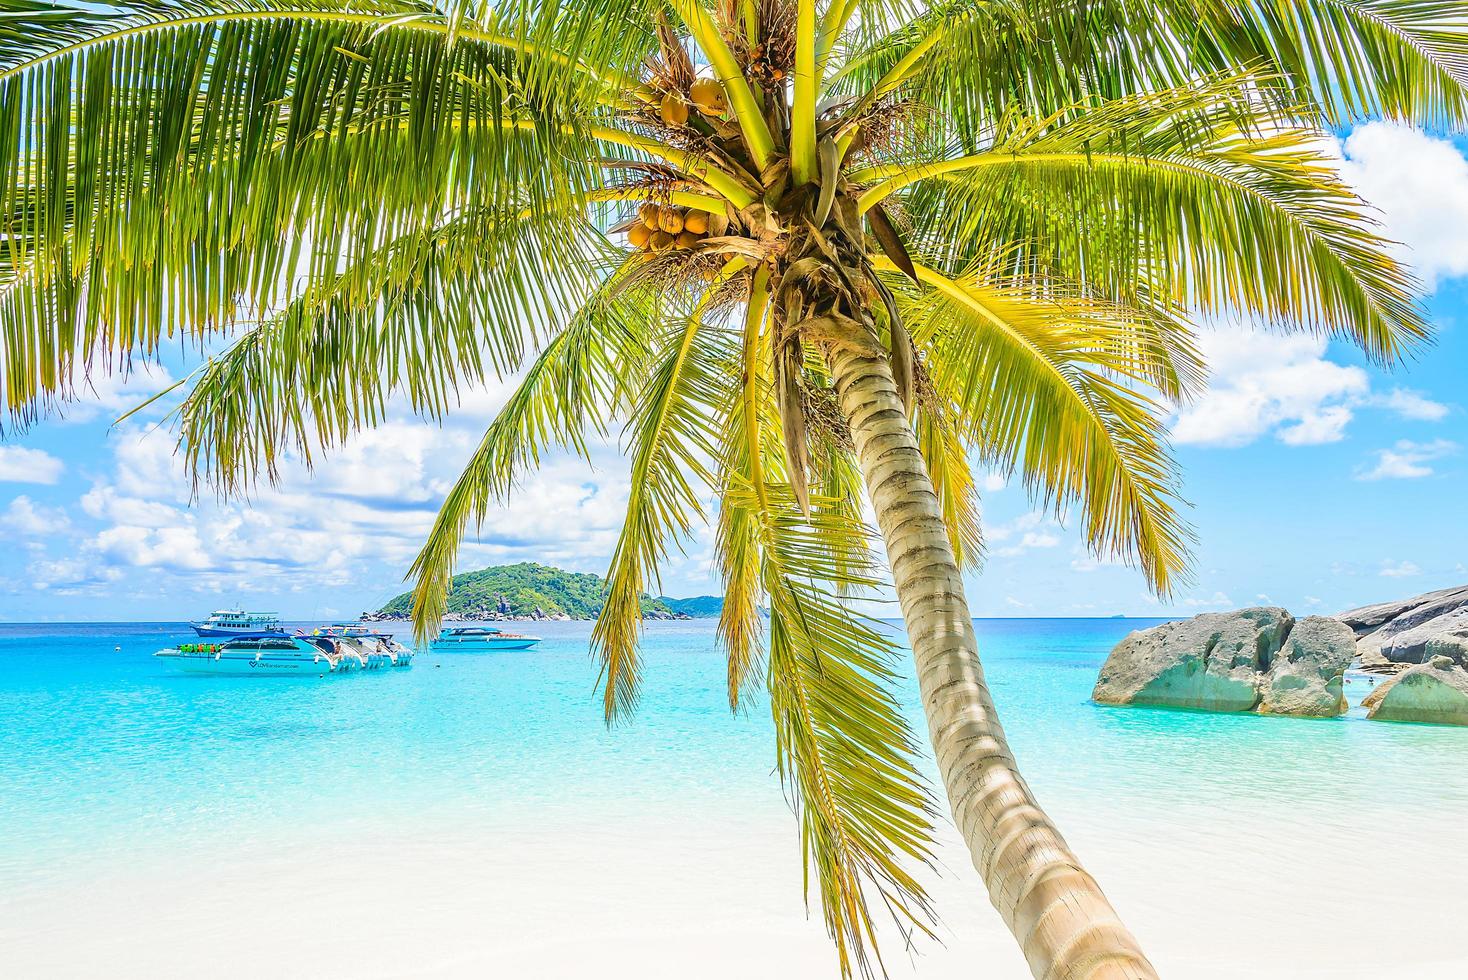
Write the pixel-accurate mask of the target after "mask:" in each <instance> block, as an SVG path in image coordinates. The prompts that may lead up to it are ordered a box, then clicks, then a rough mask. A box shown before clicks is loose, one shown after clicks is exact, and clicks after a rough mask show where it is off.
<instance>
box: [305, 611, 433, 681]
mask: <svg viewBox="0 0 1468 980" xmlns="http://www.w3.org/2000/svg"><path fill="white" fill-rule="evenodd" d="M296 636H297V637H298V638H299V639H301V640H303V641H305V642H306V643H309V644H311V646H313V647H315V648H316V649H317V650H320V651H321V652H323V653H325V654H327V655H329V656H332V657H346V658H348V659H353V658H355V659H356V660H357V661H358V662H359V663H360V665H361V666H362V667H363V668H364V669H367V670H374V669H376V668H377V667H409V666H411V665H412V663H413V651H412V650H410V649H409V648H408V647H406V646H404V645H403V644H401V643H399V642H398V641H397V640H396V639H395V638H394V637H393V635H392V634H391V633H384V632H382V631H381V630H374V629H372V627H370V626H367V625H366V624H364V623H333V624H332V625H330V626H321V627H317V628H316V629H314V630H312V631H311V632H310V633H304V632H302V631H300V630H297V631H296Z"/></svg>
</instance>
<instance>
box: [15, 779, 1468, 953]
mask: <svg viewBox="0 0 1468 980" xmlns="http://www.w3.org/2000/svg"><path fill="white" fill-rule="evenodd" d="M1105 815H1106V812H1105V811H1104V810H1100V811H1097V812H1096V813H1095V814H1093V816H1097V817H1104V816H1105ZM1059 816H1060V817H1061V818H1062V825H1063V826H1064V825H1066V823H1067V821H1066V820H1065V819H1064V818H1066V817H1069V818H1071V819H1070V820H1069V821H1068V823H1069V825H1070V827H1071V828H1072V840H1073V843H1074V844H1075V845H1076V846H1077V847H1078V849H1079V850H1080V852H1081V854H1082V855H1083V857H1084V858H1085V859H1086V860H1087V861H1088V862H1089V863H1090V865H1091V867H1092V868H1093V869H1094V871H1095V872H1096V874H1097V875H1098V877H1100V879H1101V880H1102V882H1103V883H1104V884H1105V886H1106V887H1107V889H1108V891H1109V892H1110V894H1111V896H1112V898H1113V900H1114V901H1115V902H1116V904H1117V905H1118V906H1119V907H1120V908H1121V909H1122V910H1123V911H1124V913H1125V914H1126V915H1127V916H1128V918H1129V919H1130V921H1131V924H1132V925H1133V928H1134V929H1135V930H1136V932H1137V933H1138V934H1139V936H1140V937H1141V938H1142V940H1143V941H1144V942H1145V943H1146V945H1147V947H1148V949H1149V950H1150V952H1151V955H1152V956H1153V958H1154V959H1155V960H1156V962H1157V965H1158V966H1159V968H1160V969H1161V971H1162V975H1163V976H1165V977H1172V978H1185V980H1195V978H1196V980H1213V978H1217V980H1223V978H1233V977H1238V976H1241V975H1244V974H1245V973H1247V975H1248V976H1250V977H1254V978H1279V980H1287V978H1289V980H1296V978H1321V980H1325V978H1331V980H1336V978H1355V977H1360V978H1366V977H1371V978H1376V980H1410V978H1424V980H1426V978H1446V977H1453V976H1463V975H1468V952H1465V950H1464V948H1463V946H1462V945H1461V934H1460V931H1459V929H1458V925H1459V923H1460V921H1461V904H1460V897H1461V896H1460V895H1459V894H1458V890H1459V885H1460V883H1461V882H1462V881H1463V880H1464V877H1465V875H1468V849H1465V848H1462V847H1460V846H1457V845H1456V844H1455V843H1454V842H1453V834H1452V833H1450V832H1449V831H1448V828H1446V827H1443V828H1441V830H1442V832H1441V833H1436V834H1434V833H1407V834H1399V833H1395V832H1392V831H1391V830H1390V829H1389V828H1385V827H1380V826H1375V827H1374V826H1371V825H1369V824H1366V825H1362V826H1356V827H1353V826H1351V823H1352V821H1351V819H1350V817H1349V815H1345V814H1343V815H1342V820H1341V821H1339V822H1337V823H1327V824H1325V825H1323V826H1322V825H1318V824H1317V825H1315V826H1314V827H1313V828H1307V827H1306V826H1304V825H1301V824H1297V823H1296V822H1294V821H1292V820H1291V819H1290V818H1289V816H1288V814H1285V813H1277V814H1273V815H1271V814H1269V813H1266V812H1263V811H1259V812H1254V813H1249V812H1247V811H1246V810H1245V809H1244V808H1241V807H1240V806H1239V804H1238V803H1237V802H1235V803H1234V804H1231V805H1230V806H1229V807H1228V808H1227V809H1226V810H1225V811H1223V812H1215V813H1214V814H1213V815H1212V816H1211V817H1210V815H1209V812H1208V808H1206V807H1201V806H1200V807H1198V808H1197V810H1196V811H1194V812H1190V813H1189V814H1188V817H1189V824H1188V825H1187V826H1181V825H1176V824H1173V825H1170V824H1169V823H1167V822H1165V821H1163V820H1158V822H1156V823H1155V824H1153V825H1151V826H1141V825H1132V826H1130V827H1127V828H1125V830H1126V832H1125V833H1121V832H1119V831H1121V830H1122V829H1123V828H1122V827H1120V826H1112V827H1110V828H1108V827H1106V826H1104V825H1102V824H1101V823H1098V822H1096V821H1095V820H1092V819H1087V818H1086V815H1084V814H1079V813H1061V814H1059ZM677 817H678V815H677V814H674V813H665V814H662V815H661V818H659V817H656V816H652V815H650V814H649V815H648V818H647V819H645V820H637V821H628V822H621V823H612V824H600V823H598V822H596V821H595V820H588V821H587V822H585V823H584V824H568V825H565V826H560V827H554V828H552V827H546V826H539V827H531V826H526V827H520V828H513V827H508V826H503V825H495V824H487V825H485V826H483V827H481V828H478V830H477V831H476V830H475V829H474V828H470V827H465V826H461V827H459V828H458V829H451V828H449V827H443V828H441V829H427V826H425V828H424V829H420V830H418V831H415V832H413V833H410V834H408V835H406V836H403V835H398V834H394V833H392V832H390V831H389V829H388V828H378V829H377V830H376V831H374V830H373V829H372V827H371V825H370V824H367V823H364V822H362V821H358V820H347V821H344V822H343V825H342V826H341V827H339V828H337V830H336V832H333V831H332V830H330V829H326V828H323V829H322V831H321V832H320V833H319V834H316V835H314V840H315V843H311V844H309V845H308V844H307V842H306V841H305V840H304V839H303V838H302V837H301V835H299V834H298V833H297V832H296V831H294V830H292V829H290V828H286V827H273V828H272V827H256V828H248V829H245V828H242V829H241V834H242V836H243V837H245V838H248V840H249V845H248V846H247V847H244V848H242V849H241V850H239V851H238V852H232V853H230V854H229V856H228V857H225V856H223V855H222V854H221V855H217V856H215V857H214V858H212V859H211V858H208V857H206V856H204V855H199V854H195V855H191V856H189V857H188V858H186V859H179V860H176V861H170V862H164V863H162V864H159V863H158V862H156V861H153V862H152V863H151V864H150V865H149V868H148V870H146V871H144V870H141V869H138V870H134V871H129V870H128V865H129V862H128V860H127V859H126V857H125V856H121V855H120V856H118V857H119V859H118V860H117V861H116V863H115V865H113V866H108V867H103V868H97V869H93V872H92V873H90V874H81V875H77V876H74V880H73V881H71V882H69V883H58V882H53V883H50V884H47V885H46V886H44V887H41V888H32V889H27V890H25V891H24V892H23V893H22V894H21V895H17V894H16V893H15V892H14V891H9V890H7V895H6V897H5V899H4V901H3V909H0V912H3V914H0V960H3V961H4V963H5V964H6V967H5V970H4V972H5V974H6V975H7V976H12V977H28V978H29V977H95V976H108V977H177V976H209V977H261V976H271V977H320V978H368V977H372V978H398V977H404V978H407V977H537V978H539V977H545V978H552V977H554V978H561V977H565V978H570V977H586V976H598V977H607V978H628V980H631V978H639V980H646V978H665V977H666V978H674V977H677V978H683V977H691V976H697V977H704V978H729V980H735V978H739V980H745V978H754V977H834V976H836V973H835V969H834V960H833V954H832V952H831V947H830V946H829V944H828V943H827V941H826V939H825V936H824V933H823V929H822V926H821V924H820V922H819V913H818V911H817V912H816V913H815V917H814V918H811V919H808V918H807V916H806V913H805V910H804V908H803V906H802V902H801V898H800V879H799V864H798V856H797V853H796V836H795V831H794V825H793V822H792V821H791V820H790V818H789V817H788V815H785V814H781V813H780V812H779V810H778V808H774V807H771V808H769V809H767V810H764V811H762V812H761V813H759V814H758V815H756V816H754V817H751V818H749V819H744V820H728V819H723V820H720V819H717V818H710V817H708V816H706V815H705V816H697V817H695V816H694V815H689V816H688V818H687V819H677ZM1241 820H1242V821H1252V822H1246V823H1240V821H1241ZM1416 822H1417V821H1414V820H1413V819H1411V818H1410V817H1408V818H1405V823H1406V824H1407V825H1408V826H1409V827H1410V826H1411V825H1412V824H1414V823H1416ZM437 823H438V821H437V820H435V819H433V818H431V817H427V816H426V817H425V825H436V824H437ZM1310 829H1313V831H1314V832H1313V833H1304V832H1303V831H1307V830H1310ZM942 857H943V860H944V861H945V862H947V864H948V865H949V868H948V870H947V872H946V873H945V874H944V875H943V876H942V877H941V878H940V879H938V880H937V882H936V884H935V886H934V888H933V894H934V898H935V900H936V902H937V906H938V908H939V909H940V910H941V914H942V920H943V922H942V927H941V940H942V941H941V943H936V942H922V943H920V944H919V946H918V947H917V949H915V950H914V951H912V952H911V953H907V952H905V951H903V950H902V949H901V946H900V943H898V942H897V941H896V940H895V938H894V940H893V941H891V942H890V943H889V945H888V947H887V949H886V957H887V963H886V965H887V968H888V970H889V972H890V973H891V975H892V976H894V977H922V978H960V977H987V978H1004V980H1008V978H1016V980H1018V978H1022V977H1025V976H1027V972H1026V971H1025V969H1024V964H1023V963H1022V961H1021V960H1020V958H1019V956H1018V954H1017V952H1016V951H1015V948H1014V946H1013V944H1012V942H1011V941H1010V939H1009V937H1008V935H1007V934H1006V933H1005V931H1004V928H1003V926H1002V924H1001V923H1000V921H999V919H998V917H997V915H996V914H995V913H994V912H993V911H992V909H990V908H989V906H988V904H987V902H986V900H985V899H984V898H983V897H982V893H981V891H980V890H979V886H978V883H977V879H976V876H975V875H974V874H973V872H971V871H970V870H969V869H968V867H967V865H966V861H965V859H964V855H963V854H962V852H961V851H960V850H959V849H958V847H957V846H956V843H955V842H954V840H953V839H952V838H951V836H950V838H949V840H948V844H947V846H946V849H945V851H944V852H943V855H942Z"/></svg>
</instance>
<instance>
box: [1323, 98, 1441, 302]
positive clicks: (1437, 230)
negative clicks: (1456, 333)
mask: <svg viewBox="0 0 1468 980" xmlns="http://www.w3.org/2000/svg"><path fill="white" fill-rule="evenodd" d="M1340 149H1341V151H1342V153H1343V154H1344V160H1343V162H1342V163H1341V172H1342V174H1343V175H1344V176H1345V178H1346V180H1347V181H1348V182H1350V184H1351V185H1352V186H1353V187H1355V188H1356V190H1357V191H1358V192H1359V193H1360V194H1361V196H1362V197H1364V198H1365V199H1366V200H1367V201H1369V202H1371V204H1373V205H1375V206H1376V207H1377V208H1378V209H1380V211H1381V215H1382V221H1383V224H1384V225H1385V234H1386V236H1387V237H1388V238H1390V239H1392V240H1393V241H1397V242H1400V243H1401V248H1400V257H1401V258H1402V259H1403V260H1404V261H1406V262H1407V263H1408V264H1409V265H1411V266H1412V267H1413V269H1415V270H1416V272H1417V274H1418V275H1419V276H1420V277H1421V278H1422V280H1423V282H1424V283H1425V284H1426V286H1427V287H1428V288H1429V289H1435V288H1436V286H1437V284H1438V282H1439V281H1440V280H1442V279H1444V278H1448V277H1451V276H1461V275H1464V274H1468V160H1465V159H1464V157H1463V154H1462V153H1460V152H1459V151H1458V148H1457V147H1456V146H1454V145H1453V144H1452V143H1451V142H1449V141H1448V140H1444V139H1437V138H1435V137H1432V136H1428V135H1427V134H1425V133H1422V132H1419V131H1417V130H1415V129H1412V128H1411V127H1408V126H1403V125H1399V124H1397V123H1388V122H1369V123H1366V124H1365V125H1363V126H1359V127H1357V128H1356V129H1355V130H1353V131H1352V132H1351V134H1350V136H1348V137H1347V138H1346V140H1345V141H1344V143H1343V144H1341V147H1340Z"/></svg>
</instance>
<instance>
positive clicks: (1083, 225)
mask: <svg viewBox="0 0 1468 980" xmlns="http://www.w3.org/2000/svg"><path fill="white" fill-rule="evenodd" d="M1239 85H1240V81H1239V80H1235V79H1227V78H1225V79H1219V80H1216V81H1214V82H1212V83H1209V84H1206V85H1198V86H1193V87H1190V88H1186V89H1174V90H1169V91H1165V92H1159V93H1153V94H1149V95H1146V96H1138V97H1133V98H1127V99H1121V100H1117V101H1115V102H1111V103H1105V104H1102V105H1100V106H1098V107H1096V108H1093V109H1086V110H1083V111H1081V112H1079V113H1077V114H1076V115H1074V116H1073V117H1071V118H1068V119H1061V120H1055V119H1049V120H1022V119H1011V120H1009V121H1008V123H1007V125H1006V127H1005V130H1004V131H1003V132H1001V134H1000V135H999V138H998V139H997V140H996V141H995V143H994V145H993V146H991V147H990V148H989V149H986V150H984V151H983V152H980V153H977V154H972V155H969V156H965V157H959V158H953V159H949V160H942V161H935V162H934V163H932V164H929V165H918V166H911V165H907V166H893V167H877V168H872V169H870V170H868V171H865V172H864V173H862V174H859V175H858V176H859V177H861V178H864V179H867V180H874V181H879V183H877V184H876V186H875V187H873V188H872V189H871V190H870V191H868V192H867V194H866V195H864V197H863V200H864V201H875V200H879V199H881V198H882V197H883V196H885V195H888V194H891V193H893V192H894V191H896V190H898V189H900V188H902V187H905V186H909V185H911V184H918V183H926V185H927V186H924V187H922V188H921V189H920V190H918V191H917V192H915V193H914V194H913V195H910V196H909V199H908V201H907V204H908V212H909V216H910V218H911V220H912V222H913V224H914V226H915V235H916V237H917V239H918V241H919V242H920V243H921V244H922V245H923V246H924V250H925V251H934V252H936V255H935V257H936V258H937V259H938V260H939V262H940V264H943V265H945V266H946V267H948V268H962V267H963V265H964V264H965V263H967V262H970V261H984V262H989V261H992V258H993V257H994V256H995V255H998V254H1001V253H1008V254H1009V255H1012V253H1013V251H1014V250H1015V249H1016V248H1018V249H1020V250H1024V249H1027V248H1031V247H1033V248H1034V249H1036V250H1037V251H1036V252H1035V253H1034V254H1032V255H1031V256H1030V257H1029V261H1030V262H1032V263H1033V265H1034V266H1035V267H1037V268H1040V269H1048V270H1050V271H1052V272H1053V273H1057V274H1059V275H1061V276H1063V277H1065V278H1068V279H1070V280H1071V281H1074V282H1089V283H1092V284H1095V285H1097V287H1098V288H1099V289H1100V290H1101V291H1102V293H1103V294H1104V295H1107V296H1113V297H1116V298H1119V299H1123V300H1126V301H1134V300H1135V299H1136V297H1137V290H1138V289H1139V288H1143V287H1146V286H1147V285H1148V284H1150V286H1151V287H1153V288H1155V289H1156V290H1157V292H1158V293H1160V295H1161V297H1162V298H1163V299H1165V301H1166V302H1167V303H1169V304H1176V305H1178V306H1184V307H1188V308H1192V309H1196V310H1199V311H1202V312H1204V313H1218V312H1236V313H1240V314H1242V315H1244V316H1250V317H1256V318H1259V319H1261V320H1264V321H1266V322H1270V323H1275V324H1284V325H1290V326H1296V327H1303V328H1306V329H1312V330H1317V331H1321V332H1324V333H1328V334H1330V335H1331V336H1335V337H1339V338H1341V339H1345V340H1349V341H1352V342H1354V343H1356V344H1359V345H1360V346H1361V347H1363V348H1364V349H1365V350H1366V351H1367V353H1368V354H1369V355H1370V356H1372V357H1373V358H1375V359H1377V360H1379V361H1383V362H1390V361H1394V360H1396V359H1398V358H1400V357H1401V356H1402V355H1403V354H1404V353H1406V352H1407V351H1409V350H1410V349H1411V348H1412V347H1413V345H1414V344H1416V343H1419V342H1421V341H1422V340H1423V339H1425V337H1426V335H1427V325H1426V322H1425V321H1424V320H1423V318H1422V313H1421V310H1420V309H1419V308H1418V306H1417V305H1416V303H1415V301H1414V293H1415V288H1416V283H1415V282H1414V280H1413V279H1412V277H1411V275H1410V273H1408V272H1407V271H1406V270H1405V269H1403V268H1402V267H1401V266H1400V265H1399V264H1398V263H1397V262H1396V261H1395V260H1394V259H1393V258H1391V256H1390V254H1389V252H1388V243H1387V242H1386V241H1385V240H1383V239H1382V238H1380V237H1379V236H1378V235H1376V234H1375V233H1374V232H1373V231H1372V230H1371V222H1370V219H1369V218H1368V217H1367V214H1366V212H1365V209H1364V205H1363V204H1362V202H1361V201H1360V199H1359V198H1357V197H1356V196H1355V194H1354V193H1352V192H1351V191H1350V189H1349V188H1347V187H1346V186H1345V185H1344V184H1343V183H1342V182H1341V181H1340V179H1339V177H1337V176H1336V175H1335V174H1334V172H1333V170H1332V167H1331V165H1330V162H1329V161H1328V160H1327V159H1326V158H1324V157H1323V156H1321V154H1320V152H1319V150H1318V148H1317V145H1316V142H1315V141H1316V140H1317V139H1318V137H1317V136H1316V135H1315V134H1312V133H1310V132H1309V131H1304V130H1300V129H1298V128H1288V129H1283V130H1281V129H1278V128H1276V129H1275V130H1274V132H1272V133H1271V134H1269V135H1259V134H1258V130H1261V129H1267V128H1269V127H1271V126H1273V125H1274V124H1273V123H1272V122H1271V116H1270V114H1269V113H1268V112H1267V111H1263V110H1261V112H1260V113H1259V114H1256V116H1255V121H1254V123H1253V124H1252V125H1246V124H1244V123H1242V122H1241V121H1240V112H1241V110H1242V109H1243V108H1245V105H1244V104H1242V103H1240V102H1238V101H1236V100H1235V97H1236V96H1237V95H1239V94H1240V88H1239ZM942 250H946V251H942Z"/></svg>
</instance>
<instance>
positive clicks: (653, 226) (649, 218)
mask: <svg viewBox="0 0 1468 980" xmlns="http://www.w3.org/2000/svg"><path fill="white" fill-rule="evenodd" d="M661 210H662V208H660V207H658V206H657V205H656V204H653V203H652V202H651V201H649V202H648V203H646V204H639V205H638V206H637V217H639V218H641V219H642V223H643V224H644V225H646V226H647V230H648V231H657V230H658V212H659V211H661Z"/></svg>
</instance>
